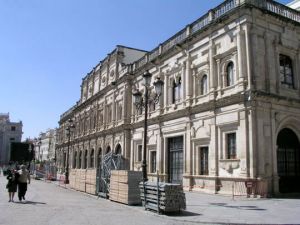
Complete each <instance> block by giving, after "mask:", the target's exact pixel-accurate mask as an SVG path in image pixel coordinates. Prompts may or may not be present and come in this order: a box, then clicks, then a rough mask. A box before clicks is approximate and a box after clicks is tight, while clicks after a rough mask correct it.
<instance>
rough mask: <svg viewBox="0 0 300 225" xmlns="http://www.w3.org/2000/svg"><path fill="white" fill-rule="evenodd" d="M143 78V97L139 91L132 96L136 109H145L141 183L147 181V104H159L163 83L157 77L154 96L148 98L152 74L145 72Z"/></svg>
mask: <svg viewBox="0 0 300 225" xmlns="http://www.w3.org/2000/svg"><path fill="white" fill-rule="evenodd" d="M143 78H144V86H145V89H144V90H145V92H144V96H143V95H142V92H140V91H139V90H135V91H134V92H133V93H132V95H133V97H134V104H135V106H136V108H137V109H138V110H139V109H141V107H144V109H145V115H144V116H145V118H144V142H143V160H142V173H143V181H144V182H145V181H147V180H148V178H147V161H146V147H147V126H148V124H147V122H148V121H147V120H148V104H149V102H150V101H151V102H153V103H155V104H157V103H158V102H159V97H160V96H161V93H162V87H163V84H164V82H163V81H162V80H160V78H159V77H157V78H156V81H155V82H154V83H153V85H154V88H155V95H154V96H153V97H152V98H149V90H150V83H151V78H152V74H151V73H149V71H146V73H144V74H143Z"/></svg>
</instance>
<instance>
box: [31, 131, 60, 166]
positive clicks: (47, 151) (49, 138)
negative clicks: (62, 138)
mask: <svg viewBox="0 0 300 225" xmlns="http://www.w3.org/2000/svg"><path fill="white" fill-rule="evenodd" d="M34 146H35V147H34V149H35V159H36V160H38V161H40V162H43V161H53V160H54V158H55V146H56V129H48V130H47V131H46V132H41V133H40V135H39V137H38V138H37V139H35V140H34Z"/></svg>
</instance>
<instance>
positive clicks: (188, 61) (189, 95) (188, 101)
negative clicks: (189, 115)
mask: <svg viewBox="0 0 300 225" xmlns="http://www.w3.org/2000/svg"><path fill="white" fill-rule="evenodd" d="M185 77H186V80H185V81H186V82H185V89H186V104H187V106H190V105H191V104H192V101H191V98H192V93H193V92H194V90H193V85H192V73H191V59H190V54H189V53H187V59H186V62H185Z"/></svg>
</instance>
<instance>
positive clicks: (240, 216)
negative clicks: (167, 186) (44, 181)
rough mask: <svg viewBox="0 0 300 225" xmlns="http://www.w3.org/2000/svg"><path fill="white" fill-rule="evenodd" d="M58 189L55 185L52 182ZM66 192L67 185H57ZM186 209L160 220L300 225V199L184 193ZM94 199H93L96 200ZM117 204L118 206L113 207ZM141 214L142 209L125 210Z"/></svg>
mask: <svg viewBox="0 0 300 225" xmlns="http://www.w3.org/2000/svg"><path fill="white" fill-rule="evenodd" d="M53 183H55V184H56V185H59V184H58V182H53ZM60 186H61V187H63V188H69V187H68V185H60ZM185 194H186V203H187V209H186V210H185V211H183V212H181V213H180V214H178V213H176V214H169V215H159V216H160V217H162V218H165V219H167V220H172V221H178V222H183V223H188V224H189V223H190V224H300V199H282V198H281V199H280V198H269V199H266V198H246V197H235V199H232V196H223V195H213V194H203V193H198V192H185ZM95 197H96V196H95ZM115 204H118V203H115ZM124 207H131V208H134V209H135V210H139V211H140V212H141V213H151V214H155V212H151V211H145V210H144V208H143V207H142V206H127V205H124Z"/></svg>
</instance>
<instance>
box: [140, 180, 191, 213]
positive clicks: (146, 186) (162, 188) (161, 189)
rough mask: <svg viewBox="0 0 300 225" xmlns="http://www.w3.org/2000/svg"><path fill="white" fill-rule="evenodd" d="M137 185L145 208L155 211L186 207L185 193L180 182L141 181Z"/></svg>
mask: <svg viewBox="0 0 300 225" xmlns="http://www.w3.org/2000/svg"><path fill="white" fill-rule="evenodd" d="M139 187H140V192H141V200H142V203H143V205H144V206H145V208H146V209H150V210H155V211H157V212H179V211H181V210H185V209H186V200H185V194H184V192H183V188H182V185H180V184H170V183H163V182H159V183H155V182H145V183H143V182H141V183H140V185H139Z"/></svg>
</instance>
